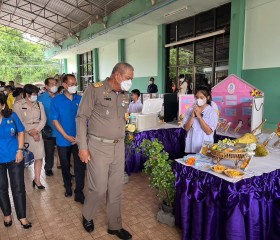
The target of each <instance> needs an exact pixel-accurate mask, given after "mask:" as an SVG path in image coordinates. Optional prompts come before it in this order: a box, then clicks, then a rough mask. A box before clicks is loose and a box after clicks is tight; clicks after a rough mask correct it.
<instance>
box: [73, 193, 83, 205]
mask: <svg viewBox="0 0 280 240" xmlns="http://www.w3.org/2000/svg"><path fill="white" fill-rule="evenodd" d="M74 200H75V201H76V202H79V203H81V204H84V202H85V196H84V194H77V193H76V194H75V199H74Z"/></svg>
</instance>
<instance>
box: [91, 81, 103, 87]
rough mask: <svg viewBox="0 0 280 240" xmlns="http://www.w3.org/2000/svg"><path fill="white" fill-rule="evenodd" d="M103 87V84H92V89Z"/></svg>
mask: <svg viewBox="0 0 280 240" xmlns="http://www.w3.org/2000/svg"><path fill="white" fill-rule="evenodd" d="M103 85H104V84H103V82H96V83H94V84H93V87H95V88H99V87H102V86H103Z"/></svg>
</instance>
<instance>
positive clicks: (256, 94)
mask: <svg viewBox="0 0 280 240" xmlns="http://www.w3.org/2000/svg"><path fill="white" fill-rule="evenodd" d="M251 96H252V97H262V96H263V94H262V92H260V91H259V90H258V89H254V90H252V91H251Z"/></svg>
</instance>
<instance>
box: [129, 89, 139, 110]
mask: <svg viewBox="0 0 280 240" xmlns="http://www.w3.org/2000/svg"><path fill="white" fill-rule="evenodd" d="M139 97H140V91H139V90H138V89H134V90H132V91H131V98H132V102H131V103H130V104H129V107H128V109H127V112H128V113H141V112H142V108H143V104H142V103H141V99H139Z"/></svg>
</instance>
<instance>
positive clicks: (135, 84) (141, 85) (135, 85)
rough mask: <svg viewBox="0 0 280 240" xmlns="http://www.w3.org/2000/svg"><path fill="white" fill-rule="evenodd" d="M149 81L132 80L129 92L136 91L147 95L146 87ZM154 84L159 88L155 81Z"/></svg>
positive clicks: (141, 79)
mask: <svg viewBox="0 0 280 240" xmlns="http://www.w3.org/2000/svg"><path fill="white" fill-rule="evenodd" d="M149 80H150V77H138V78H133V81H132V87H131V90H133V89H138V90H139V91H140V92H141V93H147V87H148V85H149ZM155 84H157V85H158V86H159V84H158V82H157V80H156V79H155Z"/></svg>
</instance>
